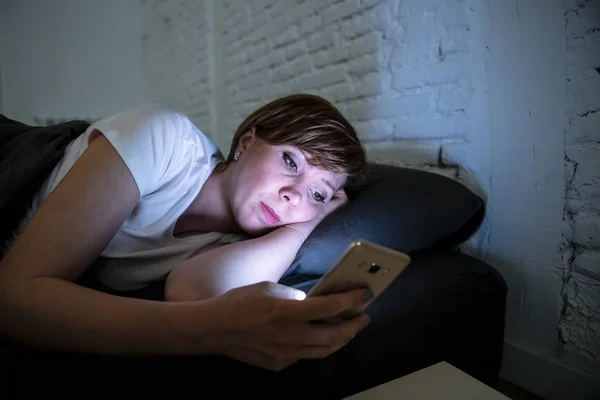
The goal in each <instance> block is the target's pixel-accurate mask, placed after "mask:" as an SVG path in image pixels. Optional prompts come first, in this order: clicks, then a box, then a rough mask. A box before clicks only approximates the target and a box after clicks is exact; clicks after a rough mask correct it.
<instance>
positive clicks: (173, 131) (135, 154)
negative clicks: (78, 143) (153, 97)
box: [92, 104, 189, 197]
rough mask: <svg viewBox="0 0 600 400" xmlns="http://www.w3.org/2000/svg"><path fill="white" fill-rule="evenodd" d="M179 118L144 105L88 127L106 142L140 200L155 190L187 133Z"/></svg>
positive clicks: (161, 109)
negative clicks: (123, 165) (134, 185)
mask: <svg viewBox="0 0 600 400" xmlns="http://www.w3.org/2000/svg"><path fill="white" fill-rule="evenodd" d="M188 123H189V120H188V119H187V117H185V116H184V115H183V114H180V113H178V112H176V111H173V110H171V109H168V108H165V107H163V106H161V105H158V104H146V105H144V106H141V107H137V108H134V109H131V110H127V111H123V112H120V113H117V114H115V115H113V116H111V117H108V118H105V119H101V120H99V121H97V122H95V123H94V124H93V125H92V128H95V129H98V130H99V131H100V132H102V134H103V135H104V136H105V137H106V138H107V139H108V141H109V142H110V143H111V144H112V146H113V147H114V148H115V150H116V151H117V153H118V154H119V155H120V156H121V158H122V159H123V161H124V162H125V164H126V165H127V168H129V171H130V172H131V175H132V176H133V179H134V180H135V182H136V184H137V187H138V189H139V192H140V197H142V196H144V195H145V194H148V193H150V192H152V191H154V190H156V188H157V187H158V185H159V184H160V182H161V181H162V179H163V177H164V176H165V174H167V171H168V169H169V168H172V166H173V164H174V159H176V158H178V155H177V154H176V153H177V151H178V144H181V142H182V139H185V136H186V135H189V132H186V129H187V130H189V126H188Z"/></svg>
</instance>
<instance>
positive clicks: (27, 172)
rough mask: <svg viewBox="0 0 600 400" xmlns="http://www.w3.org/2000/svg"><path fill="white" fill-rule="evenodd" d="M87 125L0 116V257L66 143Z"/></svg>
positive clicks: (85, 123) (76, 122) (61, 153)
mask: <svg viewBox="0 0 600 400" xmlns="http://www.w3.org/2000/svg"><path fill="white" fill-rule="evenodd" d="M88 126H89V123H88V122H86V121H69V122H65V123H62V124H58V125H52V126H48V127H44V126H30V125H26V124H24V123H22V122H18V121H15V120H12V119H10V118H7V117H5V116H4V115H0V193H2V196H0V221H1V222H0V243H1V245H0V258H1V257H2V256H3V255H4V252H5V251H6V249H4V243H5V241H6V240H7V239H8V238H10V236H11V235H12V233H13V230H14V229H15V228H16V226H17V224H18V223H19V221H20V220H21V219H22V218H23V217H24V216H25V212H26V210H27V206H28V205H29V204H30V203H31V200H32V198H33V196H34V195H35V193H37V191H38V190H39V188H40V186H41V185H42V183H43V182H44V180H45V179H46V178H47V177H48V175H49V174H50V173H51V172H52V170H53V169H54V167H55V166H56V164H57V163H58V161H59V160H60V159H61V157H62V156H63V154H64V152H65V149H66V147H67V145H68V144H69V143H70V142H71V141H72V140H73V139H75V138H76V137H78V136H79V135H81V134H82V133H83V132H85V130H86V129H87V127H88Z"/></svg>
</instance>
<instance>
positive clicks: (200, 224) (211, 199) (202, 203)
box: [177, 170, 240, 233]
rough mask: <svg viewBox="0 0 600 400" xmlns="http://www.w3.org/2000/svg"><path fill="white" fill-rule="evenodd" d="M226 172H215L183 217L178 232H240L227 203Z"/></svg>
mask: <svg viewBox="0 0 600 400" xmlns="http://www.w3.org/2000/svg"><path fill="white" fill-rule="evenodd" d="M226 172H227V170H225V171H222V172H215V171H213V172H212V173H211V174H210V176H209V177H208V179H207V180H206V182H204V185H203V186H202V189H201V190H200V192H199V193H198V195H197V196H196V198H195V199H194V201H192V204H190V206H189V207H188V208H187V210H185V212H184V213H183V214H182V215H181V217H180V219H179V221H178V225H179V227H177V230H178V231H180V232H190V231H191V232H227V233H229V232H239V231H240V228H239V226H238V224H237V223H236V221H235V218H234V217H233V212H232V211H231V207H230V205H229V202H228V201H227V199H228V196H227V192H228V187H227V176H226Z"/></svg>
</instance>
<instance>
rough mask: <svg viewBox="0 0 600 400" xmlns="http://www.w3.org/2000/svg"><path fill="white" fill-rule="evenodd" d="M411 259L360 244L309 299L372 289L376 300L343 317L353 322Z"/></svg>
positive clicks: (350, 249) (350, 248)
mask: <svg viewBox="0 0 600 400" xmlns="http://www.w3.org/2000/svg"><path fill="white" fill-rule="evenodd" d="M410 261H411V259H410V257H409V256H408V255H406V254H404V253H401V252H399V251H395V250H392V249H389V248H387V247H384V246H381V245H378V244H376V243H372V242H369V241H367V240H357V241H355V242H353V243H351V244H350V245H349V246H348V248H347V249H346V250H345V251H344V253H343V254H342V255H341V257H340V258H339V259H338V261H337V263H336V264H335V266H334V267H333V268H331V269H330V270H329V271H328V272H327V273H326V274H325V275H323V277H322V278H321V279H320V280H319V281H318V282H317V284H316V285H315V286H314V287H313V288H312V289H311V290H310V291H309V292H308V294H307V297H313V296H322V295H327V294H333V293H341V292H346V291H348V290H352V289H363V288H364V289H367V288H368V289H371V291H372V292H373V298H371V300H369V302H367V303H366V304H365V305H364V306H363V307H362V308H361V309H360V310H357V311H356V312H348V313H345V314H344V315H340V316H339V317H341V318H349V317H352V316H355V315H357V314H360V313H362V312H363V311H364V310H365V309H366V308H367V307H368V306H369V305H370V304H371V303H372V302H373V301H375V299H376V298H377V297H379V295H380V294H381V293H382V292H383V291H384V290H385V288H387V287H388V286H389V285H390V283H392V281H393V280H394V279H396V277H397V276H398V275H400V273H402V271H404V268H406V267H407V266H408V265H409V264H410Z"/></svg>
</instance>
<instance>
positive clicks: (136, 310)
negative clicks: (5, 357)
mask: <svg viewBox="0 0 600 400" xmlns="http://www.w3.org/2000/svg"><path fill="white" fill-rule="evenodd" d="M0 278H1V279H3V280H4V281H3V282H2V283H0V334H3V335H6V336H7V337H9V338H12V339H14V340H16V341H19V342H22V343H25V344H28V345H31V346H35V347H41V348H49V349H56V350H66V351H75V352H86V353H96V354H120V355H133V354H175V355H177V354H206V353H210V352H211V350H212V347H211V346H212V344H211V343H210V340H203V330H205V331H206V332H207V333H210V332H209V330H213V329H215V326H214V324H212V320H213V319H214V318H212V316H211V309H210V307H207V306H205V305H204V304H202V303H203V302H198V303H167V302H158V301H148V300H139V299H131V298H125V297H118V296H113V295H109V294H105V293H101V292H98V291H94V290H91V289H88V288H85V287H82V286H79V285H76V284H74V283H72V282H68V281H63V280H60V279H57V278H48V277H39V278H28V279H26V280H25V279H19V281H17V280H16V279H12V280H11V282H10V285H8V284H7V282H8V281H9V280H8V279H7V278H8V277H7V276H6V271H3V273H0ZM191 321H192V322H194V324H195V326H194V329H193V330H194V332H190V330H191V329H190V327H191V326H192V324H191ZM211 324H212V325H211ZM213 336H214V335H209V334H207V336H206V337H213ZM190 337H196V338H197V341H194V342H192V341H190V339H189V338H190Z"/></svg>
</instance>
